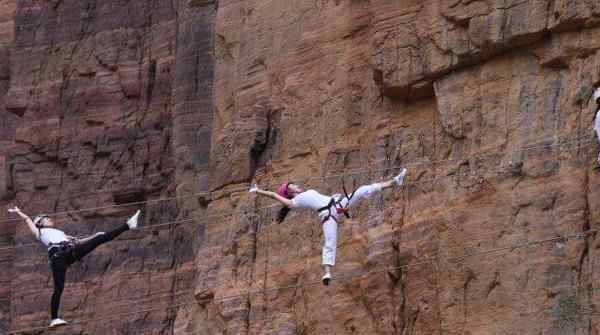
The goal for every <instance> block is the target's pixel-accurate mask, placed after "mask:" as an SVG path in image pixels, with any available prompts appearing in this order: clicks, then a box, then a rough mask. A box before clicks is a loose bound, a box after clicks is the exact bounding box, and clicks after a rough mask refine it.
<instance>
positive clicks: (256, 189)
mask: <svg viewBox="0 0 600 335" xmlns="http://www.w3.org/2000/svg"><path fill="white" fill-rule="evenodd" d="M256 191H258V186H256V185H252V187H250V189H249V190H248V192H250V193H256Z"/></svg>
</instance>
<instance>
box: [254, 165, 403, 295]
mask: <svg viewBox="0 0 600 335" xmlns="http://www.w3.org/2000/svg"><path fill="white" fill-rule="evenodd" d="M406 173H407V170H406V169H402V172H400V174H399V175H397V176H396V177H394V178H393V179H390V180H388V181H385V182H381V183H374V184H370V185H365V186H361V187H359V188H358V189H356V190H355V191H353V192H352V193H351V194H347V193H346V192H345V191H344V195H341V194H334V195H333V196H327V195H323V194H321V193H319V192H317V191H315V190H306V191H305V190H303V189H302V188H301V187H300V186H298V185H296V184H294V183H291V182H287V183H283V184H281V186H279V189H278V190H277V192H270V191H265V190H261V189H259V188H258V187H257V186H252V187H251V188H250V190H249V192H251V193H258V194H260V195H264V196H267V197H270V198H273V199H275V200H277V201H279V202H280V203H282V204H283V205H284V206H285V207H283V208H282V209H281V210H280V211H279V215H278V221H279V222H281V221H283V219H285V216H286V215H287V214H288V212H289V211H290V209H292V208H299V209H300V208H308V209H312V210H314V211H316V212H317V214H318V215H319V219H320V221H321V223H322V224H323V234H324V235H325V243H324V244H323V267H324V268H325V274H324V275H323V284H324V285H329V282H330V281H331V268H332V267H333V266H334V265H335V252H336V247H337V224H338V222H339V220H340V219H342V218H343V217H342V215H344V216H346V217H349V215H348V209H349V208H351V207H354V206H356V204H358V203H359V202H360V201H361V200H363V199H367V198H370V197H371V196H373V195H375V194H376V193H379V192H381V191H382V190H384V189H386V188H390V187H392V186H394V185H397V186H401V185H402V184H403V183H404V177H405V176H406Z"/></svg>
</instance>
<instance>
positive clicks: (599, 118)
mask: <svg viewBox="0 0 600 335" xmlns="http://www.w3.org/2000/svg"><path fill="white" fill-rule="evenodd" d="M594 101H596V106H597V107H596V116H595V119H596V120H595V122H594V130H595V131H596V136H597V138H598V142H600V87H598V88H597V89H596V91H595V92H594ZM598 164H600V153H598Z"/></svg>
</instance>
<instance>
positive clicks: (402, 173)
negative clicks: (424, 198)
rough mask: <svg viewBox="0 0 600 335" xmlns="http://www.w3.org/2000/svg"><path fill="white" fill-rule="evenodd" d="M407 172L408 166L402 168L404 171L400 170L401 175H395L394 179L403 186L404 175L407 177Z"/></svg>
mask: <svg viewBox="0 0 600 335" xmlns="http://www.w3.org/2000/svg"><path fill="white" fill-rule="evenodd" d="M407 173H408V170H407V169H406V168H404V169H402V171H400V174H399V175H397V176H396V177H394V181H395V182H396V185H398V186H401V185H402V184H404V177H406V174H407Z"/></svg>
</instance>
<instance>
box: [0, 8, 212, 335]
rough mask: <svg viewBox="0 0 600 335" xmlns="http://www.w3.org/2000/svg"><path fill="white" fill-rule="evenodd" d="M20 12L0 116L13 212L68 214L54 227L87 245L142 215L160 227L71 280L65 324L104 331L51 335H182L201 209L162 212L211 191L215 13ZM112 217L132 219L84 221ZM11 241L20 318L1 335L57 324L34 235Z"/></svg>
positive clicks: (113, 246)
mask: <svg viewBox="0 0 600 335" xmlns="http://www.w3.org/2000/svg"><path fill="white" fill-rule="evenodd" d="M12 9H13V12H14V11H15V9H16V14H15V13H13V15H10V13H9V9H7V10H6V13H5V14H6V17H9V18H10V19H11V20H14V22H15V29H14V31H15V35H14V40H12V38H9V37H11V36H7V39H8V40H9V41H10V42H9V43H8V45H9V46H10V47H12V49H10V48H7V49H6V50H8V51H10V67H8V66H7V65H2V66H1V67H0V70H1V73H3V74H2V75H1V77H0V79H1V80H2V81H1V83H0V85H1V92H2V100H1V104H0V106H1V107H2V108H4V106H6V107H5V108H6V110H7V111H8V112H5V111H3V112H2V115H1V117H2V120H6V121H4V122H3V123H2V124H1V126H2V128H0V130H1V132H0V133H1V136H2V138H1V139H2V140H5V139H6V142H1V143H2V148H6V147H8V146H9V145H10V150H7V151H5V150H3V151H2V154H1V155H0V164H1V165H2V169H1V170H0V171H2V174H0V176H2V179H1V180H2V182H1V183H0V185H1V188H0V190H1V192H2V195H3V199H4V201H5V202H3V203H2V204H3V205H7V204H9V203H10V204H12V203H14V204H18V205H20V206H21V207H22V208H23V210H24V211H26V212H27V213H31V214H34V213H39V212H47V213H54V212H64V211H68V212H69V214H68V215H58V216H56V219H55V220H56V221H57V222H58V224H59V226H60V227H61V228H63V229H65V230H66V231H67V232H68V233H70V234H72V235H78V236H79V235H87V234H91V233H93V232H96V231H107V230H109V229H112V228H114V227H116V225H118V224H121V223H123V222H124V220H126V218H127V217H128V216H129V215H131V214H133V212H134V210H135V208H137V207H140V208H141V209H142V210H144V222H143V226H152V225H157V224H162V225H160V226H157V227H150V228H144V229H141V230H139V231H136V232H128V233H126V234H124V235H123V236H122V237H121V238H119V239H118V240H117V241H114V242H112V243H110V244H109V245H106V246H102V247H100V248H99V249H98V250H96V251H95V252H94V253H93V254H92V255H91V256H88V257H87V258H86V259H85V261H83V262H81V263H78V264H76V265H75V266H73V267H72V268H71V270H70V271H69V273H68V274H67V288H66V290H65V293H64V295H63V301H62V306H61V310H62V316H63V317H64V318H65V319H67V320H84V321H85V320H89V319H93V320H95V321H93V322H84V323H82V324H77V325H73V326H71V327H68V328H64V329H61V330H57V331H53V333H54V334H75V333H77V334H84V333H85V334H171V333H172V328H173V327H174V324H175V319H176V316H177V309H168V308H167V307H168V306H171V305H174V304H179V303H182V302H186V301H189V300H190V299H188V298H187V297H188V296H189V297H192V294H191V292H193V291H192V288H193V287H192V284H193V278H194V237H195V236H196V234H197V232H198V229H199V227H200V225H201V223H200V222H199V221H198V222H197V221H195V220H194V217H193V216H192V214H191V212H192V211H197V210H198V201H197V197H196V198H194V197H189V196H188V197H187V198H185V199H181V200H180V201H177V200H169V201H154V200H159V199H161V198H169V197H174V196H178V195H189V194H190V193H193V192H199V191H201V189H202V187H203V186H202V185H199V184H198V182H197V181H198V178H200V177H201V176H202V175H203V173H204V174H206V173H205V172H204V171H206V168H207V164H206V161H207V157H208V154H209V149H210V140H209V139H210V129H211V120H212V113H211V111H212V108H211V101H210V97H211V85H212V80H211V78H212V64H213V61H212V57H211V53H210V48H211V44H212V34H211V30H212V27H213V14H214V6H213V5H212V4H211V3H205V4H197V3H189V2H186V1H180V2H178V1H94V0H90V1H50V2H48V1H19V2H18V3H14V6H13V8H12ZM3 15H4V14H3ZM3 17H4V16H3ZM11 22H12V21H11ZM8 26H9V25H8V24H7V27H8ZM7 29H8V28H7ZM1 36H2V37H4V34H3V35H1ZM2 50H5V49H2ZM8 51H7V52H5V51H2V55H3V56H2V60H4V59H5V58H6V59H7V64H8V59H9V58H8V54H9V53H8ZM5 53H6V57H5V56H4V54H5ZM2 64H4V62H2ZM9 69H10V71H8V70H9ZM5 78H6V79H5ZM4 87H6V89H5V88H4ZM15 120H18V121H15ZM15 122H18V127H17V128H16V132H15ZM199 129H201V130H199ZM204 178H206V177H204ZM148 200H152V201H153V202H149V203H147V204H143V205H142V206H139V205H137V206H128V205H127V204H128V203H131V202H140V201H148ZM106 205H122V206H120V207H106V208H100V209H97V210H91V211H90V210H86V209H87V208H97V207H105V206H106ZM3 208H5V207H3ZM2 213H3V214H2V218H3V219H6V214H5V213H6V211H5V210H3V212H2ZM184 219H187V221H183V220H184ZM174 221H182V222H181V223H180V224H169V223H170V222H174ZM165 223H166V225H165ZM3 227H6V228H3V233H4V232H5V231H6V232H8V233H10V232H12V234H10V235H9V238H8V239H7V242H6V243H4V242H3V244H2V245H6V244H9V245H13V246H14V247H15V248H16V249H10V250H12V253H10V250H9V251H3V252H5V253H6V252H8V253H10V255H8V256H7V258H6V259H3V264H4V263H6V264H9V265H12V266H13V267H14V269H13V270H12V271H11V272H10V273H6V272H3V273H2V278H3V279H4V278H5V276H9V277H8V278H9V279H10V280H9V282H8V283H9V284H4V283H6V280H4V281H3V289H2V291H0V296H1V297H2V298H3V299H2V301H1V302H2V304H1V305H2V308H3V310H8V311H10V313H3V314H2V316H3V319H2V322H4V321H5V320H7V321H6V323H2V324H1V325H0V326H1V328H0V329H1V330H0V333H3V334H4V333H6V332H8V330H19V329H28V328H31V327H36V326H43V325H45V324H46V323H47V321H48V317H49V315H48V314H49V299H50V295H51V293H52V280H51V273H50V271H49V269H48V263H47V256H46V253H45V251H44V249H43V248H42V247H41V246H39V245H37V244H33V245H32V242H33V240H32V237H31V236H30V234H29V232H28V230H27V229H26V227H25V226H24V225H23V224H22V223H21V222H18V221H10V222H3ZM2 241H4V240H2ZM6 294H8V296H7V295H6ZM4 297H7V298H6V299H4ZM143 310H149V311H148V312H144V313H140V312H139V311H143ZM131 312H137V313H131ZM128 313H130V314H128Z"/></svg>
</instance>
